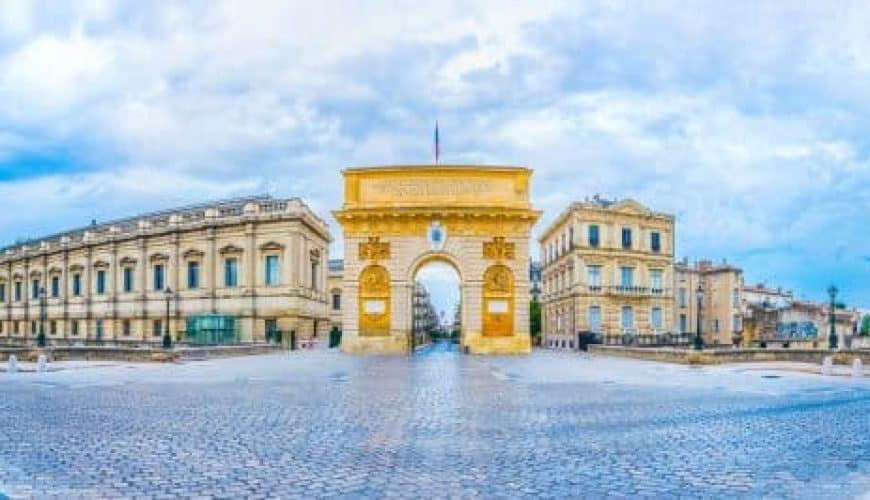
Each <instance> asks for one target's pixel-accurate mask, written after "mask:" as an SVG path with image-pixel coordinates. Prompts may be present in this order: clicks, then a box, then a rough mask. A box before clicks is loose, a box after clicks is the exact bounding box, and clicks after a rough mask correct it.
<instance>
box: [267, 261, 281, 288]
mask: <svg viewBox="0 0 870 500" xmlns="http://www.w3.org/2000/svg"><path fill="white" fill-rule="evenodd" d="M280 274H281V270H280V266H279V265H278V256H277V255H267V256H266V276H265V280H266V285H277V284H278V283H280V282H281V278H280Z"/></svg>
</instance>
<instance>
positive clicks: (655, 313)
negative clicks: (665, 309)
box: [650, 307, 662, 330]
mask: <svg viewBox="0 0 870 500" xmlns="http://www.w3.org/2000/svg"><path fill="white" fill-rule="evenodd" d="M650 323H652V327H653V328H654V329H656V330H661V328H662V308H661V307H653V308H652V311H651V312H650Z"/></svg>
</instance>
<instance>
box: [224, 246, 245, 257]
mask: <svg viewBox="0 0 870 500" xmlns="http://www.w3.org/2000/svg"><path fill="white" fill-rule="evenodd" d="M244 251H245V250H244V249H243V248H241V247H238V246H236V245H233V244H232V243H230V244H229V245H224V246H223V247H221V249H220V254H221V255H234V254H240V253H242V252H244Z"/></svg>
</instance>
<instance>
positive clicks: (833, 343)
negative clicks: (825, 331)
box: [828, 285, 838, 349]
mask: <svg viewBox="0 0 870 500" xmlns="http://www.w3.org/2000/svg"><path fill="white" fill-rule="evenodd" d="M837 292H838V290H837V287H835V286H834V285H831V286H829V287H828V295H829V296H830V297H831V311H830V312H831V314H830V322H831V333H830V334H829V335H828V348H830V349H836V348H837V331H836V328H834V321H835V317H834V307H835V300H836V298H837Z"/></svg>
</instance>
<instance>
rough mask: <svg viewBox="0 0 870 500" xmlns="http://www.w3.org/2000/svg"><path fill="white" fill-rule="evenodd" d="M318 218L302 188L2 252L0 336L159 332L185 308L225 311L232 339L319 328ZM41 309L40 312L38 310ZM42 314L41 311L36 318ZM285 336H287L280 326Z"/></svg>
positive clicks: (126, 337)
mask: <svg viewBox="0 0 870 500" xmlns="http://www.w3.org/2000/svg"><path fill="white" fill-rule="evenodd" d="M329 242H330V235H329V229H328V227H327V225H326V223H325V222H324V221H323V220H322V219H321V218H320V217H318V216H317V215H316V214H314V213H313V212H312V211H311V210H310V209H309V208H308V206H306V205H305V203H303V202H302V201H301V200H300V199H298V198H293V199H281V200H278V199H272V198H270V197H254V198H246V199H240V200H231V201H226V202H216V203H212V204H205V205H199V206H193V207H186V208H179V209H174V210H167V211H163V212H158V213H152V214H147V215H141V216H138V217H133V218H129V219H124V220H118V221H114V222H109V223H105V224H94V225H91V226H88V227H86V228H83V229H80V230H74V231H69V232H66V233H62V234H58V235H54V236H48V237H45V238H41V239H37V240H33V241H29V242H26V243H24V244H19V245H15V246H12V247H8V248H6V249H4V250H3V251H2V254H0V305H2V307H0V339H4V340H6V341H31V340H33V339H34V338H35V337H36V335H37V334H38V332H39V328H40V325H41V326H42V328H43V329H44V331H45V334H46V335H47V338H48V340H49V342H52V343H79V342H84V341H94V340H102V341H114V342H117V343H122V342H130V343H148V342H160V340H161V336H162V335H163V333H164V331H165V329H166V315H167V312H166V307H167V301H168V302H169V331H170V334H171V336H172V337H173V338H175V339H178V338H180V337H182V332H184V330H185V328H186V318H188V317H190V316H192V315H199V314H210V313H217V314H222V315H228V316H232V317H234V318H235V321H236V322H237V325H238V327H239V331H238V335H239V337H240V340H242V341H263V340H266V339H267V338H268V337H272V336H273V334H275V333H276V332H277V331H282V332H284V333H285V334H286V333H287V332H289V331H290V330H295V331H296V332H297V334H298V335H299V337H300V338H306V337H314V336H320V337H321V338H323V333H324V332H326V331H327V330H328V328H329V317H328V312H327V288H326V280H327V274H326V262H327V259H328V246H329ZM43 310H44V312H45V316H44V318H43V317H42V316H41V312H42V311H43ZM43 319H44V321H43ZM285 339H286V336H285Z"/></svg>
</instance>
